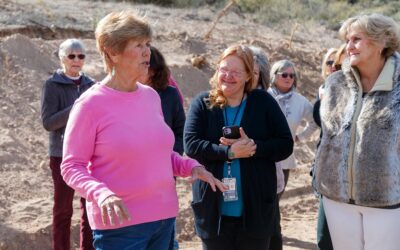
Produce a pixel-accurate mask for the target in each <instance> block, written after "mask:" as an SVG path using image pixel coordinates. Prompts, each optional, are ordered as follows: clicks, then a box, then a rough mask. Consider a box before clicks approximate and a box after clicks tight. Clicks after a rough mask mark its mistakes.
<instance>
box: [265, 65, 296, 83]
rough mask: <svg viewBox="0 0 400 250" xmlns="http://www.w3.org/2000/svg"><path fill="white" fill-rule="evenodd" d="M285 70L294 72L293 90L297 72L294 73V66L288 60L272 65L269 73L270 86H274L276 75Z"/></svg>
mask: <svg viewBox="0 0 400 250" xmlns="http://www.w3.org/2000/svg"><path fill="white" fill-rule="evenodd" d="M287 68H292V69H293V72H294V82H293V86H294V87H295V88H296V87H297V78H298V75H297V71H296V68H295V67H294V64H293V63H292V62H291V61H289V60H280V61H277V62H276V63H274V65H272V67H271V73H270V76H271V85H272V86H275V83H276V74H277V73H280V72H282V71H283V70H285V69H287Z"/></svg>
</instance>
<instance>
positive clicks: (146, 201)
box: [61, 12, 225, 249]
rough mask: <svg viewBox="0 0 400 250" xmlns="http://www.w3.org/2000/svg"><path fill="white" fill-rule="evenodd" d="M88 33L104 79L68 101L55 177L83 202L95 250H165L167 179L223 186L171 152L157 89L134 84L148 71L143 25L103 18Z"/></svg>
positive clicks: (171, 213)
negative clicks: (100, 60) (92, 35)
mask: <svg viewBox="0 0 400 250" xmlns="http://www.w3.org/2000/svg"><path fill="white" fill-rule="evenodd" d="M95 34H96V41H97V48H98V50H99V51H100V53H101V55H102V56H103V59H104V65H105V69H106V72H107V73H108V76H107V77H106V78H105V79H104V80H103V81H102V82H100V83H98V84H96V85H94V86H93V87H92V88H91V89H90V90H88V91H87V92H86V93H85V94H84V95H82V96H81V97H80V98H79V99H78V100H77V101H76V102H75V104H74V107H73V109H72V111H71V114H70V118H69V121H68V124H67V128H66V132H65V138H64V151H63V162H62V165H61V172H62V175H63V177H64V180H65V181H66V183H67V184H68V185H70V186H71V187H73V188H74V189H75V190H76V191H78V192H79V193H80V195H81V196H82V197H84V198H85V199H86V200H87V211H88V218H89V223H90V226H91V228H92V229H93V236H94V243H93V244H94V246H95V248H96V249H167V248H168V245H169V241H170V239H171V237H170V236H171V233H172V229H173V222H174V221H175V217H176V215H177V213H178V198H177V194H176V190H175V183H174V178H173V176H174V175H176V176H183V177H185V176H192V178H193V179H196V178H199V179H201V180H204V181H207V182H208V183H209V184H210V186H211V187H212V189H213V190H214V191H216V187H218V188H219V189H221V190H224V189H225V186H224V185H223V184H222V183H221V182H220V181H218V180H217V179H215V178H214V177H213V176H212V174H211V173H209V172H208V171H206V170H205V168H204V167H202V166H201V165H200V164H199V163H198V162H197V161H195V160H192V159H189V158H186V159H184V158H182V157H181V156H180V155H179V154H177V153H174V152H173V150H172V148H173V144H174V135H173V133H172V131H171V129H170V128H169V127H168V126H167V124H166V123H165V122H164V119H163V115H162V109H161V103H160V98H159V96H158V94H157V92H155V91H154V90H153V89H152V88H151V87H147V86H144V85H142V84H140V83H138V82H137V80H138V79H139V78H141V77H142V76H143V75H145V74H147V71H148V67H149V60H150V40H151V29H150V26H149V25H148V24H147V23H146V22H144V21H143V20H141V19H139V18H137V17H136V16H135V15H133V14H132V13H131V12H119V13H111V14H109V15H107V16H106V17H104V18H103V19H102V20H101V21H100V22H99V24H98V26H97V28H96V33H95ZM78 121H79V122H78Z"/></svg>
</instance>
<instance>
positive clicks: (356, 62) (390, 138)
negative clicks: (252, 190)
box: [316, 14, 400, 250]
mask: <svg viewBox="0 0 400 250" xmlns="http://www.w3.org/2000/svg"><path fill="white" fill-rule="evenodd" d="M339 34H340V36H341V38H342V39H343V40H345V41H346V43H347V46H346V51H347V58H346V59H345V60H344V62H343V64H342V70H340V71H337V72H335V73H333V74H331V75H330V76H329V77H328V78H327V80H326V83H325V86H326V88H325V94H324V98H323V99H322V102H321V110H320V112H321V121H322V130H323V132H324V133H323V136H322V139H321V144H320V146H319V149H318V153H317V158H316V181H317V189H318V192H319V193H321V194H322V195H323V205H324V209H325V213H326V217H327V220H328V225H329V228H330V229H331V231H330V233H331V237H332V242H333V247H334V249H336V250H342V249H366V250H367V249H385V250H389V249H399V245H400V237H398V232H399V231H400V158H399V155H400V143H399V140H400V55H399V54H398V53H397V52H396V50H398V49H399V40H400V39H399V28H398V26H397V24H396V23H395V22H394V21H393V20H392V19H391V18H389V17H386V16H383V15H379V14H371V15H360V16H356V17H352V18H349V19H348V20H346V21H345V22H344V23H343V25H342V27H341V28H340V30H339Z"/></svg>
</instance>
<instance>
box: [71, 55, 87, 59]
mask: <svg viewBox="0 0 400 250" xmlns="http://www.w3.org/2000/svg"><path fill="white" fill-rule="evenodd" d="M67 57H68V59H70V60H74V59H75V57H78V59H79V60H83V59H85V57H86V56H85V55H84V54H79V55H74V54H69V55H68V56H67Z"/></svg>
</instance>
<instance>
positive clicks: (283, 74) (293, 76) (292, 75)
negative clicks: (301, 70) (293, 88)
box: [276, 72, 296, 79]
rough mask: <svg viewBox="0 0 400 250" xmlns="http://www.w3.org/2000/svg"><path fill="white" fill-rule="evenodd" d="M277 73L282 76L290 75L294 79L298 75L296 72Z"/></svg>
mask: <svg viewBox="0 0 400 250" xmlns="http://www.w3.org/2000/svg"><path fill="white" fill-rule="evenodd" d="M276 74H277V75H280V76H282V78H287V77H290V78H292V79H294V78H295V77H296V75H295V74H294V73H290V74H289V73H279V72H278V73H276Z"/></svg>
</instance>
